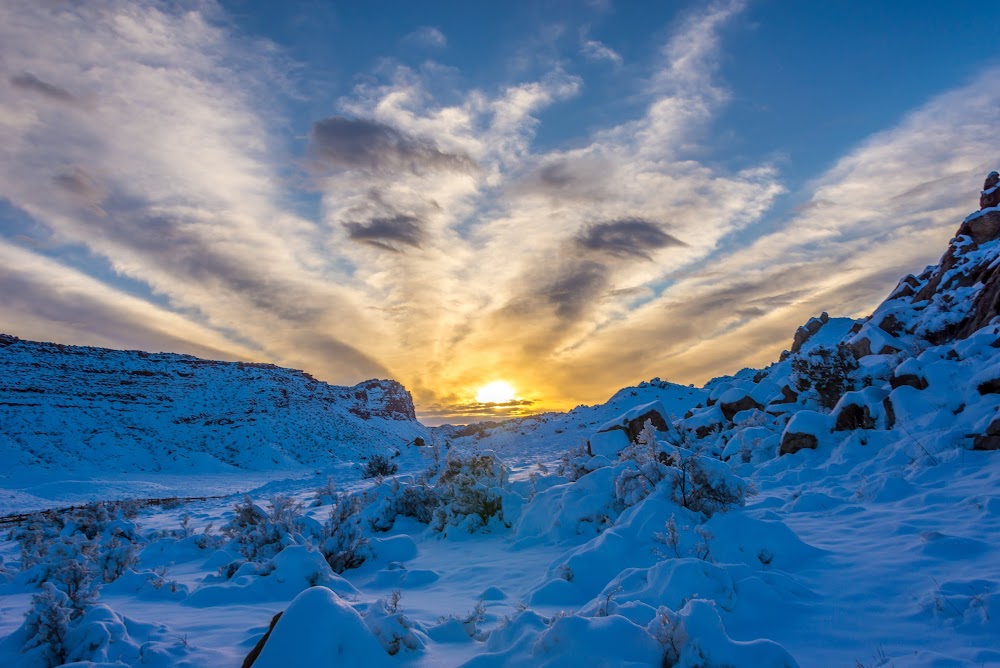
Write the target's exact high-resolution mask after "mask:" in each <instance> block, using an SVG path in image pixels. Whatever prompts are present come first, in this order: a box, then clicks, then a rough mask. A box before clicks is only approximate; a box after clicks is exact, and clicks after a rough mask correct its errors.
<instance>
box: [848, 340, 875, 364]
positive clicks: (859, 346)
mask: <svg viewBox="0 0 1000 668" xmlns="http://www.w3.org/2000/svg"><path fill="white" fill-rule="evenodd" d="M851 352H853V353H854V356H855V357H856V358H858V359H861V358H862V357H868V356H869V355H871V354H872V342H871V341H869V340H868V337H866V336H863V337H861V338H860V339H858V340H857V341H855V342H854V343H852V344H851Z"/></svg>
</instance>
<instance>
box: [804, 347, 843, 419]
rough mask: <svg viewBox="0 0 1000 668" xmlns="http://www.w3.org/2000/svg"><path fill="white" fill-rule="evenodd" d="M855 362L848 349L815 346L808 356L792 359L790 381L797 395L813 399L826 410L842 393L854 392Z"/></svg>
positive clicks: (831, 406)
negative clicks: (810, 395)
mask: <svg viewBox="0 0 1000 668" xmlns="http://www.w3.org/2000/svg"><path fill="white" fill-rule="evenodd" d="M857 370H858V360H857V359H856V358H855V357H854V352H853V351H852V350H851V349H850V347H849V346H847V345H846V344H843V343H839V344H837V346H836V347H835V348H831V347H829V346H816V347H815V348H813V349H811V350H810V351H809V353H808V354H801V353H800V354H798V355H796V356H794V357H793V358H792V382H793V384H794V385H795V389H796V391H798V392H799V393H800V394H802V393H807V394H812V395H814V396H815V398H816V400H817V401H818V402H819V404H820V406H822V407H823V408H826V409H828V410H830V409H832V408H833V407H834V406H836V405H837V401H839V400H840V397H842V396H843V395H844V393H845V392H848V391H850V390H853V389H855V382H854V375H855V373H856V372H857Z"/></svg>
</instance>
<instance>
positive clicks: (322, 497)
mask: <svg viewBox="0 0 1000 668" xmlns="http://www.w3.org/2000/svg"><path fill="white" fill-rule="evenodd" d="M336 498H337V484H336V483H335V482H334V480H333V476H332V475H328V476H327V477H326V482H325V483H324V484H323V485H321V486H320V487H317V488H316V495H315V497H313V501H312V505H313V506H322V505H324V504H327V503H333V501H334V499H336Z"/></svg>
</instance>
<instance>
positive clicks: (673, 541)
mask: <svg viewBox="0 0 1000 668" xmlns="http://www.w3.org/2000/svg"><path fill="white" fill-rule="evenodd" d="M653 540H654V541H655V542H657V543H659V544H660V545H663V546H664V547H666V548H667V550H669V552H667V551H665V550H661V549H660V548H656V547H654V548H653V554H655V555H656V556H657V557H659V558H660V559H665V558H669V557H680V556H681V547H680V546H681V534H680V532H679V531H678V530H677V520H676V519H675V518H674V515H673V514H671V515H670V518H669V519H667V521H666V522H665V523H664V525H663V531H657V532H656V533H654V534H653Z"/></svg>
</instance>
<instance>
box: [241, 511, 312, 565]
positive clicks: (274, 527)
mask: <svg viewBox="0 0 1000 668" xmlns="http://www.w3.org/2000/svg"><path fill="white" fill-rule="evenodd" d="M233 510H234V511H235V513H236V514H235V516H234V517H233V519H232V520H230V521H229V523H228V524H226V525H225V526H224V527H222V533H223V534H225V535H226V536H227V537H228V538H230V539H231V540H232V541H233V542H235V543H236V544H237V546H238V549H239V552H240V554H241V555H243V557H244V558H245V559H246V560H247V561H254V562H262V561H267V560H268V559H270V558H271V557H273V556H274V555H276V554H277V553H278V552H281V551H282V550H283V549H285V548H286V547H287V546H289V545H294V544H296V543H303V542H305V541H304V538H302V536H301V535H300V534H301V528H302V527H301V525H302V522H303V519H304V518H303V515H302V512H303V510H304V506H303V504H302V502H300V501H296V500H294V499H291V498H289V497H286V496H280V495H279V496H275V497H273V498H272V499H271V500H270V508H269V510H268V511H265V510H264V509H263V508H261V507H260V506H258V505H256V504H255V503H254V502H253V501H252V500H251V499H250V497H249V496H244V497H243V502H242V503H237V504H236V505H235V506H234V507H233Z"/></svg>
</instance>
